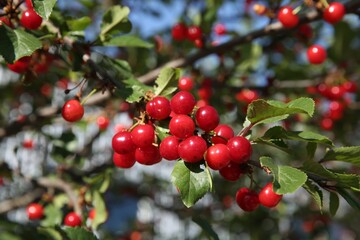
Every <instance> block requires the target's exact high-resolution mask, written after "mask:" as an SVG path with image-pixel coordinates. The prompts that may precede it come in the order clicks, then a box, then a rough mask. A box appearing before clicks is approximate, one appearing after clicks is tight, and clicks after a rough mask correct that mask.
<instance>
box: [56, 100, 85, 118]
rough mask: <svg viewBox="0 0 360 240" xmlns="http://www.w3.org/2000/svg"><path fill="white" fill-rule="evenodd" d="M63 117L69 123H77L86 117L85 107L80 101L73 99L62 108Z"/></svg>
mask: <svg viewBox="0 0 360 240" xmlns="http://www.w3.org/2000/svg"><path fill="white" fill-rule="evenodd" d="M61 115H62V117H63V118H64V119H65V120H66V121H68V122H77V121H79V120H80V119H81V118H82V117H83V116H84V107H83V106H82V105H81V104H80V102H79V101H78V100H76V99H71V100H69V101H67V102H66V103H65V104H64V106H63V107H62V111H61Z"/></svg>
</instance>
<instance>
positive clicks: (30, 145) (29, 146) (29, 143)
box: [22, 139, 34, 149]
mask: <svg viewBox="0 0 360 240" xmlns="http://www.w3.org/2000/svg"><path fill="white" fill-rule="evenodd" d="M22 145H23V147H24V148H27V149H32V148H33V147H34V143H33V141H32V140H31V139H27V140H24V141H23V143H22Z"/></svg>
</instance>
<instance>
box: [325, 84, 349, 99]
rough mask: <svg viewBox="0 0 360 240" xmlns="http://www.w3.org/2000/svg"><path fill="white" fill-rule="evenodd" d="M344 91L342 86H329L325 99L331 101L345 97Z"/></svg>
mask: <svg viewBox="0 0 360 240" xmlns="http://www.w3.org/2000/svg"><path fill="white" fill-rule="evenodd" d="M345 93H346V91H345V89H344V87H343V86H342V85H338V86H331V87H330V88H329V90H328V92H327V97H328V98H329V99H332V100H337V99H340V98H342V97H343V96H344V95H345Z"/></svg>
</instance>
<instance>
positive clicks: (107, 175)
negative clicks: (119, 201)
mask: <svg viewBox="0 0 360 240" xmlns="http://www.w3.org/2000/svg"><path fill="white" fill-rule="evenodd" d="M112 173H113V168H107V169H106V170H105V171H103V172H101V173H99V174H97V175H95V176H91V177H86V176H84V177H83V180H84V182H86V183H88V184H89V185H90V186H91V188H92V189H94V190H97V191H99V192H100V193H104V192H106V190H107V189H108V188H109V185H110V182H111V178H112Z"/></svg>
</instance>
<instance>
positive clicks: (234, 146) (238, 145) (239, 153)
mask: <svg viewBox="0 0 360 240" xmlns="http://www.w3.org/2000/svg"><path fill="white" fill-rule="evenodd" d="M227 147H228V148H229V151H230V157H231V161H233V162H235V163H238V164H241V163H245V162H247V161H248V160H249V158H250V157H251V154H252V147H251V144H250V142H249V140H247V139H246V138H244V137H242V136H236V137H233V138H231V139H229V141H228V143H227Z"/></svg>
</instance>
